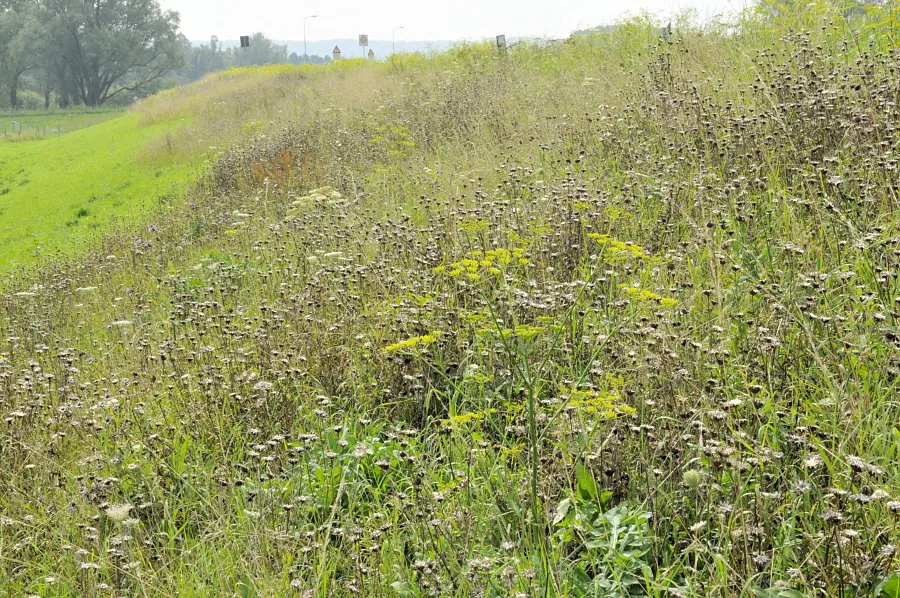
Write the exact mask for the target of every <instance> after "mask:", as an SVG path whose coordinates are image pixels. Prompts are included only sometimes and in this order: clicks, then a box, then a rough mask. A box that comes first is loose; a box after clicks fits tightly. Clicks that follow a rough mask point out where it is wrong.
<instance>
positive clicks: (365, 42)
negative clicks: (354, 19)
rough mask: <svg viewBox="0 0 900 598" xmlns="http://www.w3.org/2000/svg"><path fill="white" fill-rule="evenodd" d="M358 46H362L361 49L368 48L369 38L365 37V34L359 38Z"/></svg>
mask: <svg viewBox="0 0 900 598" xmlns="http://www.w3.org/2000/svg"><path fill="white" fill-rule="evenodd" d="M359 45H360V46H362V47H363V48H365V47H366V46H368V45H369V36H368V35H365V34H363V35H360V36H359Z"/></svg>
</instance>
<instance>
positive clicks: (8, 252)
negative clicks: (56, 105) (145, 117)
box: [0, 113, 199, 271]
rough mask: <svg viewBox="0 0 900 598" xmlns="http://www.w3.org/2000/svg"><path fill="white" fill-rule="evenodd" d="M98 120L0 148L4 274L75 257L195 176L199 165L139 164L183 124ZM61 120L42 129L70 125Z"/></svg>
mask: <svg viewBox="0 0 900 598" xmlns="http://www.w3.org/2000/svg"><path fill="white" fill-rule="evenodd" d="M99 116H100V115H93V114H89V115H73V116H72V117H71V118H72V119H75V120H76V122H77V124H78V126H80V127H81V128H79V129H78V130H75V131H74V132H71V133H66V134H62V135H59V136H53V137H49V138H46V139H35V140H29V141H18V142H7V143H2V142H0V271H2V270H8V269H10V268H13V267H16V266H29V265H33V264H35V263H38V262H42V261H46V260H52V259H55V258H56V257H58V256H64V255H71V254H72V253H73V252H76V251H77V250H78V249H79V248H84V247H86V246H87V245H89V244H90V242H91V240H96V239H97V238H98V237H99V236H101V235H103V234H104V233H106V232H107V231H108V230H109V228H110V227H112V226H115V225H117V224H123V223H132V222H133V221H134V220H135V219H138V218H143V217H146V216H148V215H149V214H152V213H153V210H155V209H158V208H159V207H160V206H163V205H165V204H170V203H172V202H174V201H177V200H178V199H179V198H181V197H183V194H184V191H185V189H186V187H187V185H188V184H189V182H190V181H191V180H192V179H193V178H196V176H197V174H198V171H199V162H198V161H196V160H194V161H191V160H185V161H182V162H177V163H148V162H146V161H142V160H141V159H140V153H141V151H142V149H143V148H144V147H145V146H146V144H147V143H148V142H150V141H152V140H154V139H156V138H158V137H160V136H161V135H165V134H166V132H167V131H171V130H173V129H176V128H177V127H179V126H181V125H182V124H183V123H181V122H179V121H170V122H164V123H158V124H154V125H151V126H141V125H140V122H139V121H140V117H139V116H138V115H137V114H133V113H129V114H125V113H119V114H111V115H103V117H104V118H102V119H100V120H101V122H99V123H97V122H92V121H96V120H97V119H98V117H99ZM107 116H113V118H111V119H108V120H107V119H106V118H105V117H107ZM34 118H35V119H36V117H34ZM56 118H57V119H59V120H55V121H53V120H47V119H45V124H46V123H49V122H61V123H68V122H69V121H68V120H67V118H61V117H56ZM86 121H87V122H86Z"/></svg>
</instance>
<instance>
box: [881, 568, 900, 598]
mask: <svg viewBox="0 0 900 598" xmlns="http://www.w3.org/2000/svg"><path fill="white" fill-rule="evenodd" d="M875 596H877V597H878V598H900V573H894V574H893V575H891V576H890V577H889V578H887V579H885V580H884V581H883V582H881V583H880V584H878V587H877V588H875Z"/></svg>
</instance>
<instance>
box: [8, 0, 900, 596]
mask: <svg viewBox="0 0 900 598" xmlns="http://www.w3.org/2000/svg"><path fill="white" fill-rule="evenodd" d="M868 10H869V12H866V13H857V14H856V16H854V18H853V19H852V20H845V19H844V17H845V16H846V13H844V12H843V11H839V10H837V9H835V8H834V7H833V6H832V5H831V4H822V5H818V4H810V5H808V6H805V7H804V8H802V9H799V8H798V10H797V11H796V12H794V13H791V14H782V15H780V16H779V17H778V18H772V16H771V15H770V14H767V13H763V12H754V13H752V14H748V15H747V16H746V17H745V18H744V19H743V20H742V21H741V22H740V23H739V25H740V26H739V27H706V28H700V27H694V26H691V25H690V24H689V23H677V24H676V25H675V27H674V32H673V34H672V35H671V36H670V37H668V39H661V38H660V33H659V29H657V28H655V27H653V26H652V25H651V24H649V23H646V22H643V21H634V22H630V23H626V24H623V27H622V28H621V29H620V30H618V31H616V32H614V33H607V34H600V35H597V36H590V37H584V38H577V39H573V40H570V41H569V42H566V43H564V44H558V45H554V46H551V47H535V46H530V45H525V44H523V45H520V46H517V47H516V48H515V49H513V50H511V51H510V52H509V53H508V54H507V55H498V54H496V52H495V50H494V48H492V47H490V46H470V47H465V48H459V49H456V50H454V51H452V52H450V53H448V54H446V55H442V56H438V57H435V58H433V59H424V58H422V57H406V58H403V59H399V60H397V61H395V62H393V63H364V62H361V61H356V62H348V63H345V64H342V65H339V66H334V67H329V68H325V69H264V70H245V71H238V72H234V73H228V74H225V75H220V76H217V77H213V78H210V79H208V80H206V81H204V82H202V83H200V84H198V85H196V86H193V87H191V88H189V89H186V90H180V91H178V92H174V93H171V94H167V95H165V96H162V97H159V98H156V99H155V100H152V101H151V102H149V103H148V104H147V105H146V106H145V112H144V113H143V117H142V118H143V119H144V121H143V122H144V123H145V124H150V123H152V122H154V120H155V119H156V118H159V119H161V120H162V121H166V120H168V119H170V118H173V117H174V116H173V115H178V114H182V113H192V114H193V115H194V116H193V118H192V120H191V124H190V125H189V127H187V128H185V129H182V130H181V132H180V133H178V134H177V135H173V136H172V138H171V139H172V143H165V144H150V145H148V146H146V147H145V150H144V151H145V154H144V157H143V159H144V160H146V161H148V162H150V163H152V162H153V161H154V160H160V161H165V160H173V159H177V156H178V155H179V152H180V151H182V150H181V149H179V148H189V147H193V146H200V145H201V144H204V145H208V146H216V147H223V148H224V146H225V145H226V144H227V145H228V146H229V147H228V148H227V149H223V150H222V151H221V153H220V154H219V155H218V156H217V159H216V160H215V163H214V164H213V165H211V167H210V168H209V170H208V172H207V176H206V177H204V179H203V181H202V184H200V185H198V186H196V188H194V189H193V190H192V191H191V194H190V197H189V198H188V201H186V202H183V203H181V204H179V205H178V206H176V207H173V208H172V209H169V210H164V211H162V212H160V213H159V214H158V217H157V218H156V219H155V221H154V225H155V226H154V227H153V230H152V231H150V232H148V230H147V228H146V227H141V228H138V229H136V230H132V231H128V230H125V231H123V232H121V233H119V234H112V235H110V236H108V237H107V238H105V239H103V240H102V241H99V244H98V245H97V246H96V247H95V248H94V251H93V252H92V253H91V254H90V255H88V256H86V257H84V258H82V259H79V260H73V261H69V262H67V263H62V264H57V265H51V266H48V267H46V268H44V269H42V270H39V271H35V272H32V273H30V274H29V275H27V276H26V275H24V274H20V275H17V276H14V277H11V278H9V279H8V281H7V286H8V288H9V291H8V293H7V294H6V295H4V296H3V297H2V302H0V309H2V314H3V315H2V318H0V326H2V329H0V423H2V425H3V426H4V427H3V428H2V436H0V462H2V463H3V464H4V467H3V468H0V490H2V492H0V587H2V588H3V589H5V590H8V592H9V593H11V594H14V595H16V594H25V595H27V594H36V595H42V596H44V595H47V596H55V595H59V596H63V595H110V596H121V595H234V594H237V595H242V596H269V595H279V596H280V595H293V594H297V595H301V596H328V595H356V594H363V595H372V596H385V595H397V596H424V595H453V596H531V595H534V596H538V595H541V596H547V595H550V596H556V595H565V596H570V595H571V596H645V595H653V596H668V595H676V596H733V595H758V596H776V597H791V596H798V595H810V596H855V595H859V596H873V595H874V596H879V597H882V596H893V595H895V594H896V587H897V584H898V583H900V579H898V576H897V575H896V572H897V570H898V568H900V556H898V548H897V537H898V525H900V518H898V517H900V467H898V461H897V458H898V455H900V429H898V427H897V422H898V421H900V401H898V392H897V391H898V386H900V358H898V355H900V301H898V298H900V283H898V280H897V271H898V268H900V237H898V233H897V230H898V216H897V206H898V204H897V197H898V196H897V191H898V176H897V167H898V153H900V130H898V127H897V122H898V119H897V116H898V114H897V110H898V108H897V107H898V99H900V95H898V94H900V51H898V49H897V44H896V43H895V41H894V38H893V37H892V36H893V31H894V23H893V21H892V20H891V19H892V18H893V17H892V14H893V13H891V12H890V11H889V10H888V9H885V10H884V11H882V10H880V9H878V8H876V7H869V9H868ZM247 89H252V90H256V91H257V93H253V94H247V93H244V91H246V90H247ZM243 136H248V137H244V138H242V137H243ZM218 140H224V141H223V142H220V141H218ZM231 142H234V144H233V145H232V143H231ZM135 237H139V238H140V241H139V242H136V241H135Z"/></svg>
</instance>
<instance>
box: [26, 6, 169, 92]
mask: <svg viewBox="0 0 900 598" xmlns="http://www.w3.org/2000/svg"><path fill="white" fill-rule="evenodd" d="M41 4H42V7H43V9H44V10H45V11H46V13H47V16H48V19H47V21H46V23H47V25H46V26H47V27H48V30H49V31H48V34H49V35H50V38H51V39H52V40H53V43H54V45H55V46H56V49H57V51H58V52H59V56H60V57H62V60H63V62H64V64H65V72H66V76H67V78H69V79H70V86H71V88H72V89H74V90H75V92H76V93H77V95H78V96H79V98H80V100H81V102H83V103H84V104H85V105H87V106H100V105H101V104H103V103H104V102H106V101H107V100H109V99H111V98H113V97H115V96H117V95H119V94H122V93H127V92H140V91H142V90H144V89H146V88H148V87H149V86H150V85H151V84H152V83H153V82H155V81H157V80H158V79H160V78H162V77H164V76H165V75H166V74H168V73H169V72H171V71H173V70H175V69H177V68H179V67H181V65H182V64H183V61H184V51H183V45H182V41H183V40H182V36H181V35H180V34H179V32H178V25H179V17H178V13H176V12H173V11H163V10H162V8H161V7H160V5H159V2H158V1H157V0H44V1H43V2H42V3H41Z"/></svg>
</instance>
